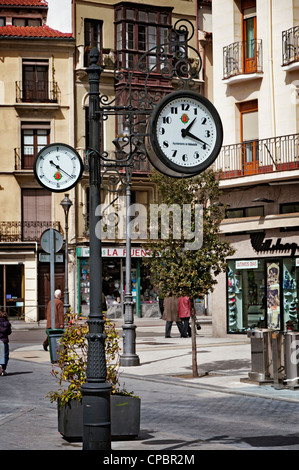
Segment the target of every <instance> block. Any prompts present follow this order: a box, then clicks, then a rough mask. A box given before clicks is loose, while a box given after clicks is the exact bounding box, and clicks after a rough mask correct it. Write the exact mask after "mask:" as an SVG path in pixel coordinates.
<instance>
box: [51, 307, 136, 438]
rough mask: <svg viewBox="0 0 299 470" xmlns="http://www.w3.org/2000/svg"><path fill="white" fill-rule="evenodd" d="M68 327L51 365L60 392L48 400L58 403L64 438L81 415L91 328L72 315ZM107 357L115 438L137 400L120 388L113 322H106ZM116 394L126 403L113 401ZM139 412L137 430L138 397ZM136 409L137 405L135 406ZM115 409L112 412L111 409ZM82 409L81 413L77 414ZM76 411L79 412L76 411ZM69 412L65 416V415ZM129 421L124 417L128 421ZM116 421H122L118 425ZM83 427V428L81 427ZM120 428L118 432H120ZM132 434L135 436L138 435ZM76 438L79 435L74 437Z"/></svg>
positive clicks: (55, 392)
mask: <svg viewBox="0 0 299 470" xmlns="http://www.w3.org/2000/svg"><path fill="white" fill-rule="evenodd" d="M68 317H69V318H68V324H67V328H66V329H65V332H64V334H63V335H62V337H61V339H60V340H59V341H60V344H61V348H59V357H58V361H57V362H56V363H54V364H53V365H52V375H53V376H54V377H55V378H56V379H57V380H58V384H59V388H58V390H55V391H51V392H49V393H48V397H49V398H50V401H51V402H54V401H56V402H57V404H58V407H59V410H58V423H59V424H58V426H59V431H60V432H61V433H62V434H63V435H64V434H65V433H64V431H63V429H64V424H65V422H68V423H69V422H70V421H71V420H72V414H73V413H75V412H76V413H78V412H79V414H80V413H82V411H80V408H81V400H82V391H81V387H82V385H83V383H85V381H86V363H87V350H88V345H87V340H86V334H87V333H88V325H87V323H86V321H84V320H80V319H79V318H78V317H77V316H76V315H72V314H69V316H68ZM105 334H106V340H105V354H106V365H107V378H106V380H107V382H109V383H110V384H111V386H112V400H111V429H112V433H113V434H115V435H118V434H119V433H120V434H119V435H121V434H122V431H121V429H120V418H122V420H123V416H122V415H123V414H124V413H125V410H128V412H129V413H131V412H132V404H131V400H129V399H130V398H132V397H134V394H133V392H127V391H126V390H125V389H120V384H119V354H120V346H119V335H118V333H117V331H116V328H115V323H114V322H112V321H111V320H110V319H106V320H105ZM114 395H122V396H125V397H127V400H125V402H122V403H118V402H117V400H113V396H114ZM135 399H136V400H135V402H136V410H137V421H138V426H137V427H136V424H135V425H134V429H135V430H136V429H137V428H138V432H139V422H140V399H139V398H138V397H135ZM116 402H117V405H116V407H118V409H119V412H118V414H117V416H116V413H115V410H114V408H115V407H114V403H116ZM134 406H135V405H134ZM112 408H113V409H112ZM78 409H79V411H78ZM73 410H76V411H73ZM65 413H66V415H65ZM80 419H81V418H79V419H78V418H75V419H74V422H76V423H78V422H79V423H80ZM126 420H127V421H128V422H129V420H128V418H125V421H126ZM116 421H118V422H119V426H117V423H116ZM79 427H80V426H79ZM117 428H119V429H117ZM135 430H134V432H133V433H132V435H136V432H135ZM78 432H79V434H80V431H77V430H76V431H70V433H71V434H72V433H73V434H74V435H72V436H70V437H78V436H77V434H78ZM138 432H137V434H138ZM129 434H131V432H129ZM75 435H76V436H75Z"/></svg>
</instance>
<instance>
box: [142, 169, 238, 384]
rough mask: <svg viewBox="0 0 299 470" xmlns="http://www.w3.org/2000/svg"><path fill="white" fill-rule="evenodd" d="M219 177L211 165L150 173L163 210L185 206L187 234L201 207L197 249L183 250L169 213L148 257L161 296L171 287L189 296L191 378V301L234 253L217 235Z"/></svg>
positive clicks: (211, 283) (212, 283)
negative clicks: (185, 174)
mask: <svg viewBox="0 0 299 470" xmlns="http://www.w3.org/2000/svg"><path fill="white" fill-rule="evenodd" d="M219 179H220V174H219V173H216V172H214V171H213V170H212V169H208V170H206V171H205V172H203V173H202V174H200V175H199V176H196V177H192V178H170V177H167V176H165V175H163V174H161V173H158V172H154V173H153V175H152V176H151V180H152V181H153V182H155V183H156V185H157V188H158V194H159V201H158V203H159V206H161V204H162V203H164V204H166V205H167V207H168V208H170V207H171V206H172V205H174V204H177V205H179V206H180V207H181V208H183V204H188V205H190V206H189V207H190V208H191V221H192V224H191V231H192V232H194V229H195V227H196V223H198V221H197V222H196V219H195V217H196V207H199V205H200V207H201V208H202V220H203V224H202V227H201V229H202V234H203V235H202V245H201V247H200V248H199V249H188V248H186V244H185V243H186V240H185V239H184V226H183V223H181V225H180V230H181V236H180V238H178V235H177V227H178V222H177V220H175V215H173V214H172V213H171V212H170V217H169V236H168V238H167V239H163V238H162V237H161V235H162V233H163V223H162V221H161V219H159V237H158V238H157V239H155V240H153V239H151V240H150V241H149V243H148V248H149V249H150V250H151V252H152V257H151V259H150V260H148V261H147V262H148V265H149V267H150V270H151V273H152V276H153V278H154V281H155V283H156V285H157V287H158V289H159V293H160V295H162V296H164V297H165V296H167V295H169V293H170V291H171V292H172V293H173V294H174V295H176V296H177V297H180V296H188V297H189V298H190V299H191V304H192V305H193V315H192V317H191V320H192V321H191V328H192V370H193V376H198V371H197V361H196V325H195V312H194V300H195V299H199V298H202V297H203V296H204V295H205V294H208V293H209V292H212V291H213V289H214V286H215V284H216V283H217V279H216V278H217V276H218V274H220V273H221V272H224V271H226V269H227V263H226V258H227V257H228V256H230V255H232V254H233V253H234V249H233V248H232V247H231V246H230V244H229V242H227V241H226V240H225V239H224V238H223V237H221V234H220V223H221V221H222V219H223V215H224V212H223V208H222V207H221V206H220V205H219V204H217V202H218V201H219V197H220V195H221V190H220V188H219ZM172 207H173V206H172ZM152 222H153V221H152V220H151V223H152ZM185 228H186V227H185Z"/></svg>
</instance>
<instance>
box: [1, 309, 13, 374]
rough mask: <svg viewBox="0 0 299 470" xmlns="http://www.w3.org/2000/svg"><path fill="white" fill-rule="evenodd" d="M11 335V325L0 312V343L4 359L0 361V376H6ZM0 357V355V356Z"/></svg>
mask: <svg viewBox="0 0 299 470" xmlns="http://www.w3.org/2000/svg"><path fill="white" fill-rule="evenodd" d="M10 334H11V324H10V322H9V321H8V318H7V314H6V312H0V342H1V343H3V344H1V346H2V347H3V346H4V348H3V350H4V351H3V352H4V358H2V357H1V361H0V375H7V372H6V367H7V363H8V359H9V345H8V343H9V339H8V336H9V335H10ZM0 356H1V355H0Z"/></svg>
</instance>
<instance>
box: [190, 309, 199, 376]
mask: <svg viewBox="0 0 299 470" xmlns="http://www.w3.org/2000/svg"><path fill="white" fill-rule="evenodd" d="M191 339H192V373H193V377H198V369H197V348H196V311H195V304H194V301H193V300H191Z"/></svg>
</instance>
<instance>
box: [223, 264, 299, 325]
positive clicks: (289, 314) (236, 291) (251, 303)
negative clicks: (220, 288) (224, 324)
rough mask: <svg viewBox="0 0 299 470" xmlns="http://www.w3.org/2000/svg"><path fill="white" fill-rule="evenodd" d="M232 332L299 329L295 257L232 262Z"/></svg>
mask: <svg viewBox="0 0 299 470" xmlns="http://www.w3.org/2000/svg"><path fill="white" fill-rule="evenodd" d="M228 268H229V271H228V278H227V321H228V332H229V333H246V332H247V331H248V330H250V329H252V328H269V329H273V330H286V329H287V328H288V327H289V325H290V324H291V325H292V329H294V330H298V298H299V262H298V260H296V259H294V258H281V259H271V258H267V259H245V260H230V261H229V262H228Z"/></svg>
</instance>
